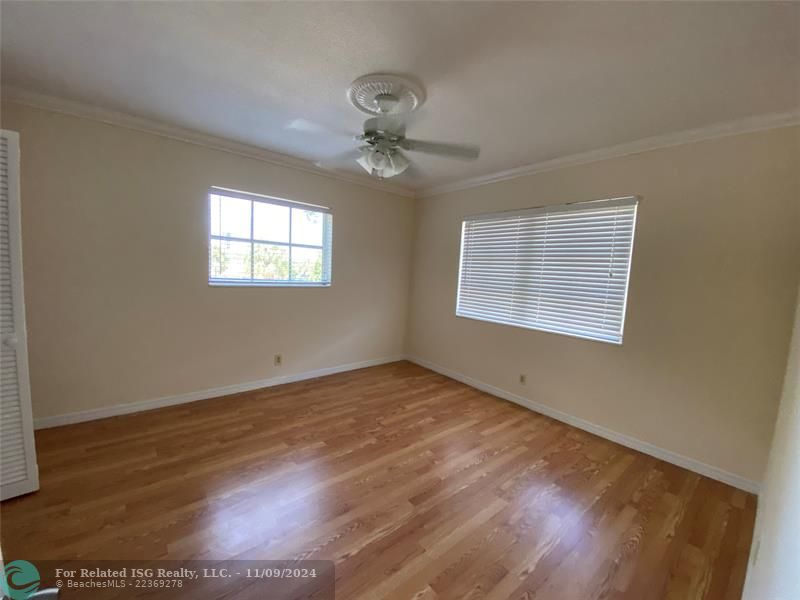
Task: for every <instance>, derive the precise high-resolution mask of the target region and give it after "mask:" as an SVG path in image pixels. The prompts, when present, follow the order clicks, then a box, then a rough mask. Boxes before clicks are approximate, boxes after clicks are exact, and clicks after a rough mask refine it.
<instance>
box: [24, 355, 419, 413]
mask: <svg viewBox="0 0 800 600" xmlns="http://www.w3.org/2000/svg"><path fill="white" fill-rule="evenodd" d="M403 359H404V357H403V356H391V357H385V358H375V359H372V360H364V361H361V362H354V363H349V364H346V365H337V366H335V367H327V368H324V369H316V370H314V371H305V372H303V373H295V374H294V375H282V376H280V377H270V378H269V379H259V380H257V381H248V382H246V383H236V384H233V385H226V386H223V387H217V388H210V389H206V390H199V391H196V392H187V393H185V394H178V395H176V396H164V397H162V398H155V399H152V400H142V401H139V402H128V403H126V404H117V405H115V406H104V407H102V408H93V409H89V410H82V411H78V412H72V413H67V414H64V415H55V416H52V417H42V418H39V419H34V421H33V426H34V429H47V428H48V427H58V426H60V425H71V424H72V423H82V422H84V421H94V420H96V419H105V418H107V417H116V416H119V415H127V414H130V413H136V412H142V411H145V410H153V409H154V408H163V407H165V406H174V405H176V404H185V403H187V402H195V401H197V400H208V399H209V398H217V397H219V396H227V395H229V394H238V393H239V392H249V391H251V390H257V389H260V388H267V387H272V386H274V385H281V384H283V383H292V382H295V381H303V380H304V379H313V378H314V377H322V376H324V375H333V374H334V373H343V372H345V371H353V370H355V369H363V368H365V367H374V366H376V365H383V364H386V363H391V362H397V361H398V360H403Z"/></svg>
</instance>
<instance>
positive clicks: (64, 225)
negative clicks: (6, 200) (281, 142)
mask: <svg viewBox="0 0 800 600" xmlns="http://www.w3.org/2000/svg"><path fill="white" fill-rule="evenodd" d="M2 126H3V127H4V128H6V129H12V130H15V131H19V132H20V146H21V150H22V179H21V190H22V215H23V223H22V226H23V255H24V273H25V293H26V308H27V317H28V339H29V354H30V372H31V388H32V395H33V410H34V415H35V417H39V418H41V417H47V416H51V415H59V414H64V413H70V412H74V411H80V410H84V409H92V408H98V407H104V406H112V405H116V404H122V403H128V402H135V401H140V400H149V399H153V398H158V397H162V396H168V395H173V394H180V393H184V392H193V391H198V390H203V389H207V388H213V387H219V386H224V385H230V384H237V383H244V382H248V381H254V380H259V379H264V378H268V377H274V376H279V375H289V374H293V373H298V372H303V371H309V370H313V369H319V368H326V367H334V366H337V365H343V364H348V363H353V362H357V361H365V360H370V359H378V358H383V357H390V356H397V355H399V354H401V353H402V351H403V338H404V334H405V330H406V312H407V289H408V285H409V267H410V257H411V242H410V240H411V237H412V227H413V211H414V201H413V200H412V199H409V198H401V197H398V196H395V195H391V194H387V193H383V192H380V191H375V190H372V189H368V188H364V187H360V186H357V185H353V184H348V183H343V182H339V181H335V180H332V179H330V178H326V177H320V176H316V175H313V174H309V173H305V172H301V171H297V170H293V169H287V168H283V167H278V166H275V165H272V164H268V163H264V162H260V161H256V160H251V159H248V158H243V157H241V156H237V155H233V154H230V153H226V152H220V151H215V150H211V149H208V148H204V147H201V146H196V145H192V144H187V143H183V142H178V141H173V140H169V139H166V138H163V137H158V136H154V135H150V134H146V133H141V132H137V131H132V130H129V129H124V128H121V127H115V126H111V125H105V124H101V123H98V122H95V121H90V120H85V119H79V118H75V117H70V116H65V115H60V114H56V113H52V112H47V111H41V110H38V109H33V108H29V107H23V106H21V105H17V104H11V103H9V104H6V105H4V106H3V110H2ZM210 185H219V186H224V187H231V188H236V189H242V190H247V191H251V192H257V193H262V194H271V195H275V196H281V197H285V198H291V199H295V200H300V201H306V202H312V203H316V204H323V205H328V206H330V207H332V209H333V214H334V232H333V239H334V242H333V243H334V248H333V278H334V283H333V285H332V286H331V287H330V288H312V289H292V288H225V287H213V288H212V287H209V286H208V284H207V281H208V279H207V268H208V267H207V261H208V258H207V252H208V250H207V244H208V242H207V199H206V191H207V189H208V187H209V186H210ZM277 352H280V353H282V354H283V359H284V365H283V367H280V368H275V367H273V365H272V359H273V355H274V354H275V353H277Z"/></svg>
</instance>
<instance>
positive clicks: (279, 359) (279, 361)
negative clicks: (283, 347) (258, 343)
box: [273, 354, 283, 367]
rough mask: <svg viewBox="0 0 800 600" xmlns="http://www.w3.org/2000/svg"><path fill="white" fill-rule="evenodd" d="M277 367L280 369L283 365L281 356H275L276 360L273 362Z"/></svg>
mask: <svg viewBox="0 0 800 600" xmlns="http://www.w3.org/2000/svg"><path fill="white" fill-rule="evenodd" d="M273 362H274V364H275V366H276V367H280V366H281V365H282V364H283V356H281V355H280V354H276V355H275V360H274V361H273Z"/></svg>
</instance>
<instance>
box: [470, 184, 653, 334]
mask: <svg viewBox="0 0 800 600" xmlns="http://www.w3.org/2000/svg"><path fill="white" fill-rule="evenodd" d="M636 206H637V200H636V198H615V199H613V200H598V201H595V202H580V203H575V204H565V205H562V206H546V207H543V208H532V209H527V210H519V211H512V212H506V213H496V214H491V215H480V216H476V217H469V218H467V219H465V220H464V223H463V225H462V233H461V267H460V271H459V285H458V301H457V308H456V314H457V315H458V316H461V317H469V318H472V319H479V320H482V321H491V322H493V323H503V324H506V325H514V326H516V327H526V328H529V329H539V330H541V331H550V332H554V333H561V334H565V335H572V336H577V337H582V338H589V339H592V340H601V341H604V342H611V343H615V344H621V343H622V330H623V326H624V322H625V302H626V299H627V295H628V274H629V272H630V264H631V253H632V251H633V232H634V227H635V224H636Z"/></svg>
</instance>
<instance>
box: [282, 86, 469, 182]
mask: <svg viewBox="0 0 800 600" xmlns="http://www.w3.org/2000/svg"><path fill="white" fill-rule="evenodd" d="M347 97H348V98H349V100H350V102H351V103H352V104H353V106H355V107H356V108H357V109H359V110H360V111H362V112H365V113H367V114H369V115H372V117H371V118H369V119H367V120H366V121H364V127H363V133H361V134H359V135H356V136H354V137H352V140H353V141H354V142H360V143H361V145H360V146H358V147H357V148H354V149H353V150H350V151H348V152H346V153H345V154H343V155H339V156H336V157H334V158H332V159H328V160H324V161H321V162H318V163H317V166H319V167H322V168H328V169H330V168H334V167H335V165H338V164H341V163H343V162H344V161H346V160H355V162H357V163H358V164H359V165H360V166H361V167H362V168H363V169H364V170H365V171H366V172H367V173H369V174H370V175H373V176H375V177H379V178H381V179H385V178H388V177H394V176H396V175H400V174H401V173H403V172H404V171H405V170H406V169H408V167H409V165H410V164H411V161H409V159H408V158H406V156H405V153H404V152H420V153H424V154H433V155H437V156H446V157H448V158H456V159H461V160H475V159H476V158H478V155H479V154H480V148H478V147H477V146H469V145H464V144H446V143H441V142H426V141H422V140H415V139H411V138H407V137H406V130H405V124H404V122H403V119H402V117H403V116H405V115H408V114H409V113H411V112H413V111H415V110H416V109H417V108H419V107H420V106H421V105H422V103H423V102H424V101H425V93H424V91H423V90H422V88H421V87H420V86H418V85H417V84H416V83H414V82H413V81H410V80H408V79H406V78H404V77H398V76H396V75H384V74H375V75H366V76H364V77H359V78H358V79H356V80H355V81H354V82H353V83H352V84H351V85H350V88H349V89H348V90H347ZM289 127H290V128H292V129H299V130H304V131H307V132H323V131H327V132H330V131H331V130H330V129H328V128H326V127H323V126H319V125H316V124H314V123H310V122H308V121H305V120H303V119H298V120H296V121H293V122H292V123H291V124H290V125H289Z"/></svg>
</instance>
